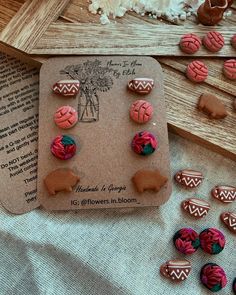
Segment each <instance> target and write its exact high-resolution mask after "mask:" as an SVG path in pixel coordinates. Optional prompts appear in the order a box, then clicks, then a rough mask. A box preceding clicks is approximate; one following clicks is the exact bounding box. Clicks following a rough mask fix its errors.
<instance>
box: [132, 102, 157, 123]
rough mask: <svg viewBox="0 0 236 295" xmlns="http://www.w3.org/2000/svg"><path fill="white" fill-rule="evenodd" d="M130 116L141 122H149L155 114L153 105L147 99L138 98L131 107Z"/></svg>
mask: <svg viewBox="0 0 236 295" xmlns="http://www.w3.org/2000/svg"><path fill="white" fill-rule="evenodd" d="M129 114H130V118H131V119H132V120H133V121H134V122H136V123H140V124H144V123H147V122H148V121H150V120H151V118H152V115H153V106H152V105H151V103H150V102H147V101H145V100H141V99H140V100H136V101H135V102H134V103H133V104H132V105H131V107H130V111H129Z"/></svg>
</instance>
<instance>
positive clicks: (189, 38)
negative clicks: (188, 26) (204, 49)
mask: <svg viewBox="0 0 236 295" xmlns="http://www.w3.org/2000/svg"><path fill="white" fill-rule="evenodd" d="M201 45H202V41H201V39H200V38H199V37H198V36H197V35H196V34H186V35H183V36H182V38H181V39H180V42H179V47H180V49H181V50H182V51H183V52H184V53H187V54H194V53H196V52H197V51H198V50H199V49H200V47H201Z"/></svg>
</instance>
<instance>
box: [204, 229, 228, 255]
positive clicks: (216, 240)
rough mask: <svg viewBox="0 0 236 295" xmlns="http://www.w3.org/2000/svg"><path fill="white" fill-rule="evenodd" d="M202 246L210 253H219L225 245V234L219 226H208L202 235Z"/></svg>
mask: <svg viewBox="0 0 236 295" xmlns="http://www.w3.org/2000/svg"><path fill="white" fill-rule="evenodd" d="M199 238H200V246H201V248H202V250H203V251H205V252H207V253H209V254H218V253H220V252H221V251H223V249H224V247H225V243H226V241H225V236H224V235H223V233H222V232H221V231H219V230H218V229H217V228H213V227H210V228H207V229H205V230H203V231H202V232H201V233H200V235H199Z"/></svg>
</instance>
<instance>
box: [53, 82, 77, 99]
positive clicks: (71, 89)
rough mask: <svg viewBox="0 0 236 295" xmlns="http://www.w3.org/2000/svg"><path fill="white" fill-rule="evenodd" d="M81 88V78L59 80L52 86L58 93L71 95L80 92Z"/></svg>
mask: <svg viewBox="0 0 236 295" xmlns="http://www.w3.org/2000/svg"><path fill="white" fill-rule="evenodd" d="M79 88H80V82H79V80H59V81H57V82H56V83H55V84H54V85H53V87H52V89H53V91H54V92H55V93H56V94H59V95H62V96H69V97H70V96H75V95H76V94H78V93H79Z"/></svg>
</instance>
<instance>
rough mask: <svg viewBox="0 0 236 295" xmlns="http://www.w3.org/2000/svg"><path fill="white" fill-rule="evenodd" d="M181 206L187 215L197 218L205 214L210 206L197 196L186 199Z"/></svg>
mask: <svg viewBox="0 0 236 295" xmlns="http://www.w3.org/2000/svg"><path fill="white" fill-rule="evenodd" d="M181 206H182V208H183V210H184V211H186V212H187V213H188V214H189V215H191V216H193V217H195V218H198V219H199V218H202V217H204V216H206V215H207V213H208V212H209V210H210V208H211V206H210V204H209V203H208V202H207V201H205V200H202V199H198V198H189V199H186V200H184V201H183V202H182V204H181Z"/></svg>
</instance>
